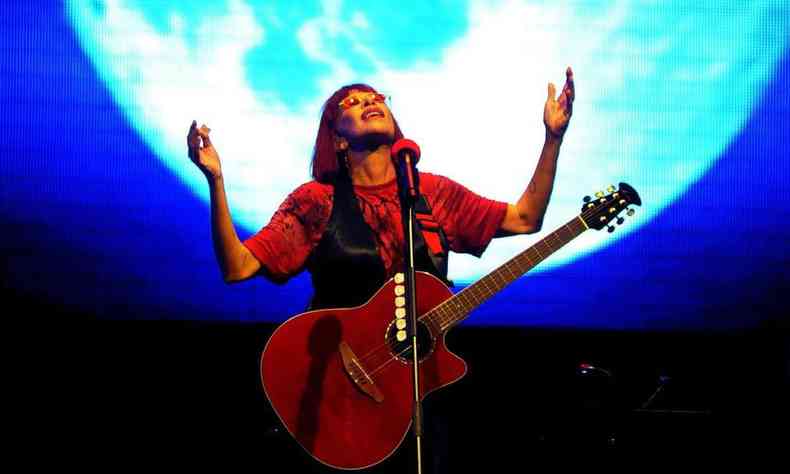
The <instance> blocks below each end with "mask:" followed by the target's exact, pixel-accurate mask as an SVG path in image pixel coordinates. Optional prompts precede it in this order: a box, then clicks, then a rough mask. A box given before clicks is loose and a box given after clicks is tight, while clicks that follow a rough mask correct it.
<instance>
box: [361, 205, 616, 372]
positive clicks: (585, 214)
mask: <svg viewBox="0 0 790 474" xmlns="http://www.w3.org/2000/svg"><path fill="white" fill-rule="evenodd" d="M620 192H622V191H620ZM607 204H609V202H603V203H599V204H598V205H597V206H595V207H593V208H589V209H587V210H584V211H582V213H581V214H580V215H579V216H578V217H580V218H581V219H582V222H583V223H584V226H585V230H586V229H589V225H588V224H587V219H588V218H590V217H591V216H592V215H594V214H597V213H598V212H599V209H600V208H602V207H606V206H605V205H607ZM628 204H631V203H630V202H629V203H628ZM624 208H625V207H623V209H624ZM623 209H620V211H619V212H617V213H616V214H614V215H612V216H611V217H612V219H610V220H609V222H611V221H612V220H613V219H614V217H615V216H617V215H618V214H620V212H622V211H623ZM567 226H568V224H565V225H564V226H563V227H567ZM558 231H559V229H558V230H557V232H558ZM557 232H552V233H551V234H549V235H548V236H546V237H545V238H544V239H542V240H541V241H539V242H538V243H536V244H535V245H534V246H533V247H531V248H530V249H534V250H535V252H537V254H538V256H539V257H540V260H542V259H543V256H542V255H541V253H540V252H539V251H538V250H537V245H538V244H540V243H541V242H545V243H546V245H547V246H548V247H549V250H551V253H554V252H555V251H556V250H554V249H552V248H551V247H550V246H549V245H548V240H549V239H550V238H553V239H554V240H556V241H559V242H560V243H561V245H560V247H561V246H562V245H565V244H567V243H568V242H570V241H568V242H565V243H562V240H561V239H560V238H559V235H555V234H556V233H557ZM530 249H527V250H526V251H524V252H523V253H521V254H518V255H516V256H515V257H513V259H511V260H510V261H513V260H515V259H516V258H519V257H521V256H522V255H523V256H525V257H526V258H527V259H528V260H530V259H529V256H528V255H527V254H526V253H527V252H528V251H529V250H530ZM557 250H559V247H558V249H557ZM510 261H508V262H507V263H510ZM507 263H505V265H507ZM530 263H531V260H530ZM538 263H540V262H538ZM505 265H503V267H504V266H505ZM496 271H497V270H494V272H491V273H490V274H489V275H487V276H486V277H488V276H490V275H493V274H494V273H495V272H496ZM486 277H484V279H485V278H486ZM511 282H512V281H511ZM483 285H484V286H486V283H485V282H483ZM469 288H471V286H470V287H466V288H464V289H463V290H461V291H460V292H458V293H457V294H455V295H453V296H451V297H450V298H448V299H446V300H445V301H443V302H441V303H440V304H438V305H437V306H436V307H434V308H433V309H431V310H429V311H427V312H426V313H425V314H423V315H421V316H419V317H418V318H417V320H418V321H422V320H423V319H428V318H430V317H432V315H438V318H439V326H440V328H442V332H445V331H446V330H447V329H449V326H448V327H447V328H444V325H445V324H446V323H448V322H450V323H452V322H454V319H455V316H454V312H453V311H452V310H450V311H443V308H445V307H446V306H447V305H448V303H450V302H451V301H452V300H455V298H456V297H460V296H461V295H463V294H464V292H465V291H467V289H469ZM486 288H487V289H488V290H489V291H491V288H488V287H487V286H486ZM445 309H446V308H445ZM442 312H444V313H446V316H445V315H442V314H441V313H442ZM395 342H396V339H395V338H394V337H393V336H390V335H388V336H387V337H386V343H385V344H381V345H379V346H377V347H374V348H373V349H372V350H370V351H369V352H367V353H366V354H365V355H364V356H363V357H360V358H359V359H358V360H359V362H360V363H362V362H365V361H366V360H367V359H369V358H371V357H374V355H375V354H376V353H377V352H380V351H381V350H382V349H386V352H384V353H383V354H384V355H386V354H389V357H387V359H386V360H385V361H383V362H382V363H381V365H378V366H376V367H375V368H374V369H373V370H371V371H370V372H368V376H372V375H373V374H376V373H378V372H380V371H381V370H383V369H384V368H385V367H386V366H388V365H389V364H390V363H391V362H392V361H394V360H397V359H398V358H399V357H400V356H401V355H402V354H404V353H405V352H407V351H408V350H409V349H411V347H412V346H411V345H407V346H406V347H405V348H404V349H403V350H401V351H400V352H398V353H397V354H393V353H392V352H391V351H390V347H391V345H392V344H393V343H395Z"/></svg>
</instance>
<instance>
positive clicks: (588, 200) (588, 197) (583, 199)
mask: <svg viewBox="0 0 790 474" xmlns="http://www.w3.org/2000/svg"><path fill="white" fill-rule="evenodd" d="M591 199H592V198H591V197H590V196H584V198H582V201H584V202H590V200H591Z"/></svg>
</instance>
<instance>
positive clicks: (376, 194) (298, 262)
mask: <svg viewBox="0 0 790 474" xmlns="http://www.w3.org/2000/svg"><path fill="white" fill-rule="evenodd" d="M420 191H421V192H422V194H423V195H424V196H425V198H426V199H427V201H428V204H429V205H430V206H431V211H432V214H433V218H434V220H436V222H438V223H439V225H441V226H442V229H443V230H444V232H445V234H446V235H447V241H448V243H449V245H450V249H451V250H453V251H454V252H459V253H470V254H473V255H476V256H478V257H479V256H480V255H481V254H482V253H483V251H484V250H485V249H486V247H487V246H488V244H489V243H490V242H491V239H492V238H493V237H494V234H495V233H496V231H497V230H498V229H499V227H500V226H501V224H502V221H503V219H504V218H505V212H506V211H507V203H504V202H500V201H493V200H490V199H486V198H484V197H481V196H479V195H477V194H475V193H473V192H472V191H470V190H469V189H467V188H465V187H464V186H462V185H460V184H458V183H456V182H455V181H453V180H451V179H449V178H445V177H443V176H438V175H434V174H430V173H420ZM354 192H355V194H356V196H357V201H358V202H359V205H360V208H361V209H362V216H363V218H364V219H365V222H366V223H367V224H368V225H369V226H370V228H371V229H372V230H373V234H374V238H375V240H376V245H377V247H378V250H379V255H381V260H382V261H383V262H384V268H385V269H386V272H387V278H389V277H391V276H392V275H393V274H395V272H396V271H397V270H399V269H400V268H401V266H402V265H403V225H402V223H401V213H400V204H399V203H398V186H397V182H396V181H395V180H392V181H390V182H388V183H385V184H381V185H377V186H356V185H355V186H354ZM333 193H334V188H333V187H332V185H329V184H322V183H319V182H317V181H310V182H309V183H306V184H303V185H301V186H299V187H298V188H297V189H296V190H294V191H293V192H292V193H291V194H290V195H289V196H288V197H287V198H286V199H285V201H284V202H283V203H282V204H281V205H280V208H279V209H278V210H277V212H275V214H274V215H273V216H272V219H271V221H270V222H269V224H268V225H266V226H265V227H264V228H262V229H261V230H260V231H258V233H257V234H255V235H253V236H252V237H250V238H248V239H246V240H245V241H244V242H243V243H244V245H245V246H246V247H247V248H248V249H250V251H251V252H252V254H253V255H255V257H256V258H257V259H258V260H259V261H260V262H261V265H263V266H264V267H265V269H266V273H267V276H268V277H269V278H271V279H272V281H275V282H277V283H284V282H285V281H287V280H288V279H289V278H291V277H292V276H294V275H296V274H298V273H299V272H301V271H302V270H304V267H305V263H306V261H307V258H308V257H309V255H310V253H311V252H312V251H313V249H314V248H315V247H316V246H317V245H318V243H319V242H320V241H321V237H322V235H323V233H324V230H325V229H326V226H327V224H328V223H329V218H330V216H331V215H332V197H333Z"/></svg>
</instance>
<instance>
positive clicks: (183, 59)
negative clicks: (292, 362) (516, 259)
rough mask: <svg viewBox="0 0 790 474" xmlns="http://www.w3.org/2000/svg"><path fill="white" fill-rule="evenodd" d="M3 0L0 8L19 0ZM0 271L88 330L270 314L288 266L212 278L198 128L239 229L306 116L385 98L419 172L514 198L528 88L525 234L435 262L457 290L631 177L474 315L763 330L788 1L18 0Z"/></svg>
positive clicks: (2, 76) (772, 314)
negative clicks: (535, 207) (238, 277)
mask: <svg viewBox="0 0 790 474" xmlns="http://www.w3.org/2000/svg"><path fill="white" fill-rule="evenodd" d="M14 3H16V2H14ZM2 13H3V15H2V18H3V19H2V20H1V21H2V45H3V48H2V50H3V58H4V59H3V61H2V65H1V66H0V67H1V68H2V69H0V81H1V83H2V107H3V110H2V114H0V121H2V122H0V123H1V124H2V130H3V132H4V136H5V138H4V140H3V143H2V144H0V148H1V149H2V157H1V158H0V160H2V166H3V173H2V178H0V180H1V181H0V183H2V191H0V192H1V193H2V204H0V206H1V207H0V210H1V211H2V218H3V223H4V229H5V230H4V232H3V237H2V243H3V251H4V255H5V259H6V268H5V271H6V275H5V277H4V280H5V282H4V284H5V287H6V289H7V290H9V291H10V292H11V293H12V294H13V295H15V296H17V297H20V298H31V299H35V300H37V301H46V302H49V303H51V304H56V305H59V306H60V307H63V308H71V309H74V310H75V311H87V312H89V313H90V314H94V315H96V316H97V317H100V318H123V319H129V318H136V319H149V318H154V319H222V320H244V321H247V320H250V321H271V322H278V321H282V320H284V319H286V318H288V317H289V316H292V315H294V314H297V313H299V312H301V311H303V310H304V308H305V305H306V303H307V301H308V299H309V296H310V283H309V277H308V276H307V275H300V276H299V277H296V278H294V279H293V280H291V281H290V282H288V283H287V284H286V285H284V286H278V285H274V284H272V283H269V282H267V281H265V280H263V279H260V278H257V279H254V280H251V281H247V282H244V283H241V284H238V285H232V286H227V285H225V284H224V283H222V281H221V277H220V274H219V271H218V269H217V266H216V263H215V261H214V257H213V253H212V248H211V237H210V229H209V220H208V205H207V202H208V201H207V200H208V189H207V187H206V184H205V181H204V179H203V177H202V175H201V174H200V173H199V171H198V170H197V169H196V168H195V167H194V166H193V165H192V164H191V162H190V161H189V160H188V158H187V156H186V151H185V146H184V144H185V134H186V131H187V128H188V126H189V124H190V122H191V121H192V119H196V120H198V121H199V122H201V123H202V122H205V123H207V124H209V126H210V127H211V128H212V136H213V137H214V140H213V141H214V143H215V145H216V147H217V148H218V150H219V152H220V155H221V157H222V159H223V169H224V175H225V181H226V185H227V189H228V194H229V199H230V205H231V211H232V213H233V216H234V220H235V223H236V225H237V229H238V232H239V234H240V236H242V237H246V236H249V235H250V234H252V233H253V232H255V231H257V230H258V229H259V228H260V227H261V226H263V225H264V224H265V223H266V222H268V219H269V217H270V216H271V214H272V213H273V212H274V211H275V210H276V208H277V206H278V205H279V204H280V202H281V201H282V200H283V199H284V197H285V196H286V195H287V193H288V192H290V191H291V190H293V189H294V188H296V187H297V186H298V185H300V184H302V183H304V182H306V181H307V180H309V173H308V171H309V170H308V165H309V157H310V153H311V146H312V142H313V140H314V138H315V131H316V128H317V123H318V117H319V109H320V105H321V103H322V102H323V100H324V99H326V97H328V95H329V94H330V93H331V92H332V91H333V90H335V89H336V88H338V87H340V86H341V85H344V84H347V83H351V82H360V81H361V82H367V83H370V84H372V85H374V86H375V87H376V88H378V89H379V90H381V91H384V92H386V93H387V94H388V95H390V97H391V99H390V105H391V108H392V109H393V112H394V114H395V116H396V117H397V118H398V121H399V122H400V124H401V127H402V128H403V130H404V133H405V134H406V136H407V137H409V138H412V139H414V140H415V141H417V142H418V143H419V144H420V145H421V147H422V151H423V158H422V160H421V161H420V169H421V170H422V171H431V172H434V173H438V174H443V175H446V176H448V177H451V178H453V179H455V180H457V181H459V182H461V183H462V184H464V185H466V186H468V187H469V188H471V189H473V190H474V191H476V192H478V193H480V194H483V195H485V196H488V197H491V198H495V199H500V200H505V201H515V200H516V199H517V198H518V196H519V195H520V193H521V191H522V190H523V188H524V187H525V186H526V184H527V183H528V181H529V178H530V176H531V173H532V170H533V169H534V166H535V163H536V161H537V157H538V155H539V152H540V146H541V144H542V140H543V125H542V121H541V118H542V115H541V114H542V107H543V101H545V97H546V84H547V83H548V82H549V81H552V82H555V83H557V84H558V86H559V85H561V84H562V82H563V81H564V74H563V73H564V70H565V67H566V66H568V65H571V66H572V67H573V68H574V71H575V75H576V84H577V101H576V103H575V110H574V117H573V120H572V124H571V126H570V129H569V131H568V133H567V135H566V139H565V143H564V144H563V149H562V152H561V156H560V162H559V171H558V176H557V181H556V184H555V190H554V194H553V196H552V200H551V203H550V206H549V210H548V213H547V216H546V220H545V222H544V228H543V230H542V231H541V232H540V233H539V234H536V235H527V236H518V237H509V238H505V239H497V240H495V241H494V242H493V243H492V244H491V246H490V247H489V248H488V250H487V251H486V253H485V255H484V256H483V258H482V259H477V258H474V257H471V256H466V255H453V256H452V258H451V267H450V277H451V278H452V279H453V280H454V281H455V282H456V283H457V284H458V287H459V288H460V287H462V286H463V285H464V284H468V283H469V282H472V281H475V280H476V279H478V278H479V277H481V276H482V275H484V274H486V273H487V272H488V271H490V270H491V269H493V268H495V267H497V266H498V265H500V264H502V263H504V262H505V261H506V260H507V259H509V258H510V257H511V256H513V255H515V254H516V253H518V252H520V251H521V250H523V249H525V248H527V247H529V246H530V245H532V244H534V243H535V242H537V241H538V240H539V239H540V238H542V237H543V236H545V235H546V234H547V233H548V232H551V231H553V230H554V229H555V228H557V227H558V226H560V225H562V224H564V223H565V222H566V221H568V220H570V219H571V218H572V217H573V216H575V215H577V214H578V213H579V211H580V208H581V204H582V197H583V196H585V195H588V194H592V193H594V192H595V191H598V190H600V189H602V188H605V187H606V186H607V185H609V184H614V185H617V184H618V183H619V182H621V181H623V182H627V183H629V184H630V185H632V186H633V187H635V188H636V190H637V191H638V192H639V194H640V195H641V198H642V201H643V206H642V207H641V208H638V209H637V212H636V214H635V215H634V216H632V217H628V218H626V221H625V223H623V224H622V225H621V226H619V227H618V228H617V230H616V231H615V232H614V233H611V234H610V233H607V232H605V231H603V232H595V231H589V232H586V233H584V234H582V235H581V236H580V237H579V238H577V239H576V240H574V241H573V242H572V243H571V244H570V245H568V246H567V247H566V248H563V249H562V250H560V251H559V252H557V253H556V254H554V255H552V256H551V257H550V258H549V259H548V260H547V261H545V262H544V263H542V264H541V265H540V266H539V267H538V268H536V269H534V270H533V271H531V272H530V273H528V274H527V276H525V277H522V278H521V279H519V280H518V281H517V282H515V283H514V284H513V285H511V286H509V287H508V288H507V289H505V290H504V291H503V292H502V293H500V294H499V295H497V296H496V297H495V298H494V299H492V300H491V301H489V302H488V303H486V304H485V305H484V306H483V307H481V308H480V309H479V310H478V311H477V312H475V313H474V316H473V317H472V318H471V319H470V323H472V324H505V325H526V326H552V327H553V326H559V327H591V328H626V329H649V328H677V329H709V328H710V329H716V328H732V327H748V326H754V325H758V324H761V323H762V322H763V321H765V320H766V319H767V318H776V317H777V315H779V314H780V312H781V309H780V308H781V304H780V303H777V302H775V299H776V298H777V297H779V296H781V295H782V291H781V290H783V289H787V287H788V285H787V281H786V276H785V271H786V268H787V266H788V257H787V256H786V253H787V244H786V242H787V240H788V236H790V225H789V224H788V222H790V204H788V203H789V202H790V192H789V191H788V186H787V184H786V182H787V180H788V177H789V176H790V173H788V168H790V165H788V158H789V157H788V144H787V135H788V133H787V130H788V129H790V127H789V126H788V125H789V124H790V120H788V110H789V109H790V105H788V102H789V100H790V99H788V97H789V96H788V93H787V88H788V86H790V79H789V78H788V73H789V72H790V67H789V66H788V64H789V62H788V61H789V60H788V46H790V42H789V41H788V37H789V33H790V20H789V18H790V2H781V1H742V2H726V3H723V2H716V1H710V2H708V1H699V2H687V1H666V2H644V1H619V2H618V1H609V2H607V1H577V2H537V1H535V2H529V1H524V2H518V1H509V2H405V3H404V2H398V7H397V8H393V7H391V6H389V5H387V2H339V1H335V2H252V1H241V0H238V1H217V2H201V3H200V6H199V8H196V7H195V4H194V2H156V1H150V0H147V1H131V0H129V1H121V0H118V1H87V0H86V1H77V0H75V1H69V2H65V4H59V3H44V2H24V3H21V4H19V5H7V4H4V6H3V7H2Z"/></svg>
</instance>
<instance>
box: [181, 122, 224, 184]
mask: <svg viewBox="0 0 790 474" xmlns="http://www.w3.org/2000/svg"><path fill="white" fill-rule="evenodd" d="M209 132H211V129H210V128H208V127H207V126H206V125H205V124H203V125H201V126H200V128H198V126H197V121H195V120H193V121H192V125H191V126H190V127H189V134H188V135H187V147H188V149H189V159H191V160H192V162H193V163H195V165H197V167H198V168H200V171H202V172H203V174H204V175H206V178H208V179H217V178H220V177H222V167H221V166H220V163H219V154H217V150H215V149H214V146H213V145H212V144H211V139H209V137H208V134H209Z"/></svg>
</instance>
